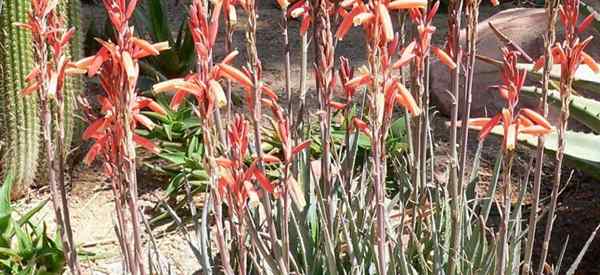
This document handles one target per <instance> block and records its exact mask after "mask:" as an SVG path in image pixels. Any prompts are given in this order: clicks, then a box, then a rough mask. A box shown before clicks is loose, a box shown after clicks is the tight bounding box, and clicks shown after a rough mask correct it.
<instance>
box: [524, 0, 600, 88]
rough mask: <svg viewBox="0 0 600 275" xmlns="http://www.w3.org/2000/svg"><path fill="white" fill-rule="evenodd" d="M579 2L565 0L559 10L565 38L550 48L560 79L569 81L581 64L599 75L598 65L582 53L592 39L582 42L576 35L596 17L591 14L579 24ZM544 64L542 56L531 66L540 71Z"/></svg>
mask: <svg viewBox="0 0 600 275" xmlns="http://www.w3.org/2000/svg"><path fill="white" fill-rule="evenodd" d="M579 1H580V0H565V1H564V3H563V4H562V5H561V6H560V10H559V11H560V20H561V22H562V25H563V29H564V30H565V36H566V37H565V40H564V41H563V42H562V43H556V45H555V46H554V47H553V48H552V57H553V59H554V60H553V63H554V64H560V67H561V78H562V79H571V78H572V76H573V74H575V72H576V71H577V69H578V68H579V65H581V64H585V65H586V66H588V67H589V68H590V69H591V70H592V71H593V72H595V73H600V66H599V65H598V63H597V62H596V61H595V60H594V59H593V58H592V57H591V56H590V55H588V54H586V53H585V52H584V50H585V48H586V47H587V46H588V45H589V44H590V42H591V41H592V39H593V37H591V36H590V37H588V38H587V39H584V40H582V39H580V38H579V37H578V34H579V33H581V32H583V31H584V30H585V29H586V28H587V27H588V26H589V25H590V24H591V22H592V21H593V18H594V17H595V16H597V15H596V13H592V14H590V15H589V16H588V17H586V18H585V19H584V20H583V21H582V22H581V23H579ZM545 62H546V61H545V58H544V56H541V57H539V58H538V59H537V60H536V62H535V64H534V66H533V68H534V70H539V69H541V68H542V67H543V65H544V64H545ZM561 92H563V91H561ZM566 92H568V91H566Z"/></svg>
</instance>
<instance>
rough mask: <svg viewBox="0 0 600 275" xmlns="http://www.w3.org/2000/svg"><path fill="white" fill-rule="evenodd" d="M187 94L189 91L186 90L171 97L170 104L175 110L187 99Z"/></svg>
mask: <svg viewBox="0 0 600 275" xmlns="http://www.w3.org/2000/svg"><path fill="white" fill-rule="evenodd" d="M186 95H187V92H185V91H178V92H176V93H175V95H174V96H173V98H171V103H170V104H169V106H170V107H171V109H173V110H177V109H179V106H180V105H181V103H182V102H183V100H184V99H185V96H186Z"/></svg>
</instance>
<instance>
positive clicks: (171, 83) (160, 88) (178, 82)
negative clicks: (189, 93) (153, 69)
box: [152, 78, 186, 93]
mask: <svg viewBox="0 0 600 275" xmlns="http://www.w3.org/2000/svg"><path fill="white" fill-rule="evenodd" d="M185 84H186V81H185V80H184V79H183V78H174V79H169V80H167V81H163V82H160V83H157V84H154V86H152V90H153V91H154V92H155V93H162V92H168V91H174V90H177V89H178V87H180V86H184V85H185Z"/></svg>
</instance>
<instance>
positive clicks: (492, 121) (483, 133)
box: [469, 114, 502, 140]
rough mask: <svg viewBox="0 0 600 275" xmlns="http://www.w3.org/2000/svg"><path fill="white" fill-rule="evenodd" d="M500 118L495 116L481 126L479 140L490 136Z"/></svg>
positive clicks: (498, 115)
mask: <svg viewBox="0 0 600 275" xmlns="http://www.w3.org/2000/svg"><path fill="white" fill-rule="evenodd" d="M501 118H502V116H501V115H500V114H497V115H495V116H494V117H493V118H491V119H489V120H488V122H487V123H486V124H485V125H483V127H481V131H479V140H483V139H485V138H486V137H487V136H488V135H489V134H490V132H492V129H494V127H495V126H496V125H498V122H500V119H501ZM469 121H470V120H469Z"/></svg>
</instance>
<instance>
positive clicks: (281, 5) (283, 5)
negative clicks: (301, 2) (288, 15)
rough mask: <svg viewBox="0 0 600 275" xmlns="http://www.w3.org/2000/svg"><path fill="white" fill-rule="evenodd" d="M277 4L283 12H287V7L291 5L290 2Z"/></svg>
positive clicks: (285, 0) (279, 1) (282, 0)
mask: <svg viewBox="0 0 600 275" xmlns="http://www.w3.org/2000/svg"><path fill="white" fill-rule="evenodd" d="M277 4H279V7H280V8H281V9H282V10H286V9H287V7H288V6H289V5H290V2H289V1H288V0H277Z"/></svg>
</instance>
